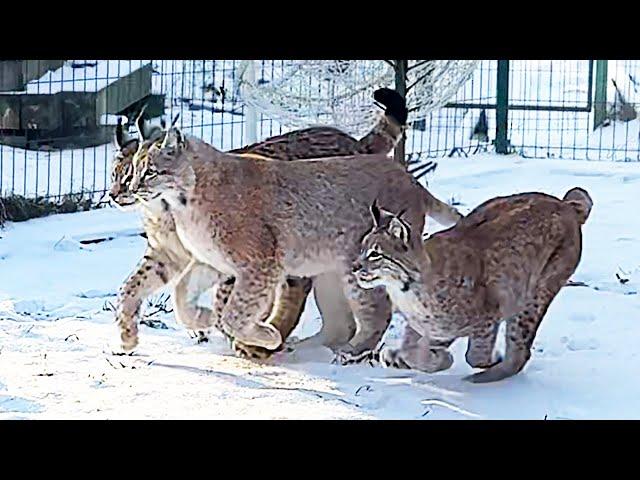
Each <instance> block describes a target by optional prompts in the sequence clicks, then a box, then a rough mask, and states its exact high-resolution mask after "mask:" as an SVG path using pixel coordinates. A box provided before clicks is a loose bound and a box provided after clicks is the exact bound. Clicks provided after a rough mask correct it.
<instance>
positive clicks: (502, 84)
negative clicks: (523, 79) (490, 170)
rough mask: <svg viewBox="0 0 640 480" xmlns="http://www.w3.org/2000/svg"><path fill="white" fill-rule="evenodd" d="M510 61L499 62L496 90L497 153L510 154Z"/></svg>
mask: <svg viewBox="0 0 640 480" xmlns="http://www.w3.org/2000/svg"><path fill="white" fill-rule="evenodd" d="M508 129H509V60H498V75H497V88H496V153H502V154H506V153H509V139H508V133H509V132H508Z"/></svg>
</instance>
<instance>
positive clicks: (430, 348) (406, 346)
mask: <svg viewBox="0 0 640 480" xmlns="http://www.w3.org/2000/svg"><path fill="white" fill-rule="evenodd" d="M451 343H452V341H436V340H432V341H430V340H429V338H428V337H424V336H421V335H420V334H419V333H418V332H416V331H415V330H414V329H413V328H411V326H409V325H407V326H406V327H405V331H404V337H403V338H402V345H401V346H400V348H399V349H394V348H383V349H382V351H381V352H380V363H382V364H383V365H384V366H386V367H395V368H409V369H411V368H413V369H416V370H420V371H423V372H427V373H434V372H439V371H440V370H446V369H448V368H449V367H451V365H453V356H452V355H451V354H450V353H449V352H448V351H447V348H449V345H451Z"/></svg>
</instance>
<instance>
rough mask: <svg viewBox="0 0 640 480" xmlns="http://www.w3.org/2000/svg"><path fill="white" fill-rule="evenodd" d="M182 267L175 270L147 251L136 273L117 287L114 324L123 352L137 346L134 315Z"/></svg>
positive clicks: (136, 324)
mask: <svg viewBox="0 0 640 480" xmlns="http://www.w3.org/2000/svg"><path fill="white" fill-rule="evenodd" d="M186 266H187V262H186V261H185V263H184V265H179V266H178V265H175V264H174V263H172V262H171V261H169V260H168V259H166V258H164V257H163V256H160V255H158V254H157V252H154V251H151V250H148V251H147V252H146V253H145V255H144V257H143V258H142V261H141V262H140V263H139V264H138V267H137V268H136V270H135V271H134V272H133V273H132V274H131V275H129V278H127V280H126V281H125V283H124V284H123V285H122V287H120V291H119V294H118V301H117V305H116V321H117V323H118V327H119V328H120V339H121V340H122V348H123V349H124V350H125V351H130V350H133V349H134V348H135V347H136V346H137V345H138V315H139V314H140V307H141V306H142V302H143V300H144V299H146V298H147V297H148V296H149V295H151V294H152V293H153V292H155V291H156V290H158V289H160V288H162V287H163V286H164V285H166V284H167V283H168V282H169V281H170V280H171V279H172V278H173V277H174V276H175V275H176V274H177V273H178V272H179V271H181V270H182V269H183V268H184V267H186Z"/></svg>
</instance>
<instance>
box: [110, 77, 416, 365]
mask: <svg viewBox="0 0 640 480" xmlns="http://www.w3.org/2000/svg"><path fill="white" fill-rule="evenodd" d="M380 92H384V98H380V99H378V98H377V100H378V101H380V102H381V103H383V104H384V105H385V106H386V107H387V112H386V114H385V116H383V117H381V119H380V121H379V122H378V123H377V124H376V125H375V126H374V128H373V129H372V131H371V132H370V133H369V134H368V135H366V136H365V137H364V138H363V139H361V140H359V141H358V140H356V139H354V138H352V137H350V136H348V135H347V134H345V133H343V132H341V131H340V130H337V129H334V128H330V127H314V128H308V129H304V130H300V131H294V132H290V133H288V134H284V135H280V136H277V137H273V138H270V139H267V140H266V141H264V142H261V143H258V144H254V145H250V146H248V147H244V148H241V149H238V150H236V151H235V152H237V153H241V154H242V155H243V156H247V157H253V158H260V159H264V158H265V157H266V156H267V155H268V156H270V157H272V158H274V159H278V160H293V159H304V158H313V157H324V156H330V155H348V154H356V153H388V152H389V151H390V150H391V149H392V148H393V147H394V146H395V144H396V143H397V141H398V139H399V138H400V136H401V134H402V131H403V129H404V123H402V124H400V123H399V121H398V120H396V119H398V118H399V119H400V120H401V121H403V122H406V108H405V107H404V102H403V101H401V100H402V99H400V100H399V99H398V98H397V97H398V95H397V93H396V92H393V91H387V90H386V89H381V91H380ZM139 129H145V127H144V123H143V124H142V125H141V126H139ZM145 130H146V131H149V129H148V128H146V129H145ZM152 133H153V135H151V137H150V141H149V142H147V143H146V144H145V143H144V140H143V141H142V142H141V141H140V139H139V138H129V137H127V135H126V134H125V133H123V130H122V126H121V125H119V126H118V129H117V130H116V143H117V146H118V147H119V149H118V152H117V154H116V157H115V158H114V161H113V168H112V184H111V191H110V194H111V197H112V199H113V201H114V202H115V203H116V204H118V205H119V206H120V207H124V206H128V205H135V204H136V203H137V200H136V198H135V197H134V196H133V195H131V192H130V191H129V183H130V181H131V178H132V173H133V165H132V159H133V155H134V152H135V151H136V150H137V149H138V147H139V146H140V145H141V144H143V145H146V146H148V145H151V144H152V143H153V141H154V140H155V141H161V140H162V138H161V136H158V135H156V134H155V133H156V132H152ZM193 141H197V140H193ZM142 153H143V154H144V152H142ZM143 213H144V215H143V219H144V226H145V231H146V234H147V237H148V238H149V248H148V250H147V252H146V254H145V256H144V258H143V260H142V262H141V263H140V265H139V266H138V268H137V269H136V271H134V273H132V275H131V276H130V277H129V279H128V280H127V281H126V282H125V284H124V285H123V287H122V289H121V295H120V299H121V300H120V302H119V304H120V309H119V311H120V313H119V316H127V317H134V318H135V317H137V315H138V313H137V312H138V310H139V308H140V305H141V304H142V301H143V299H144V297H146V296H147V295H148V294H149V293H151V292H152V291H154V290H157V289H159V288H161V287H162V286H164V285H165V284H166V283H167V282H170V281H171V282H172V283H173V284H174V285H175V288H174V295H173V298H174V303H176V306H175V311H176V316H177V317H178V318H179V319H180V320H181V321H183V322H189V321H190V319H191V321H195V323H193V324H191V325H187V326H188V327H190V328H194V329H199V328H207V327H208V326H210V323H209V322H211V321H212V318H213V319H219V318H220V315H221V312H222V308H223V307H224V305H225V303H226V300H227V298H228V295H229V293H230V291H231V289H232V287H233V281H232V280H231V281H228V280H227V281H225V282H221V283H219V284H218V285H217V288H216V292H215V301H214V313H213V316H211V315H210V312H208V311H205V310H203V309H200V308H196V307H195V301H196V299H197V296H198V294H199V293H200V291H201V289H202V288H208V287H210V286H211V285H212V282H213V280H212V278H213V277H212V276H215V275H214V274H212V273H211V272H208V271H207V269H206V268H204V267H203V266H200V268H197V269H195V270H192V271H190V272H188V274H186V275H182V276H179V275H178V274H179V273H181V272H183V271H184V270H185V267H186V266H187V265H188V264H189V261H190V260H191V254H190V253H188V252H187V251H186V250H185V249H184V247H183V246H182V244H181V242H180V240H179V239H178V237H177V234H176V231H175V226H174V224H173V220H172V217H171V215H170V214H169V213H168V212H167V211H164V210H162V209H160V210H158V209H156V210H155V211H152V210H151V209H149V208H144V209H143ZM150 272H157V273H156V274H155V275H152V274H151V273H150ZM194 277H195V278H194ZM178 278H179V281H178ZM193 283H197V284H198V285H200V287H199V288H200V289H199V288H198V287H194V285H193ZM310 290H311V280H310V279H304V278H289V279H288V280H287V283H286V285H285V287H284V289H283V291H282V296H281V301H280V303H279V304H278V305H277V309H276V311H275V312H274V314H273V316H272V323H273V324H274V325H275V326H276V327H277V328H278V329H279V330H280V333H281V335H282V337H283V338H287V336H288V335H289V333H290V332H291V331H292V330H293V329H294V328H295V326H296V325H297V323H298V321H299V319H300V315H301V314H302V310H303V308H304V305H305V303H306V297H307V295H308V294H309V292H310ZM315 290H316V296H318V295H319V294H320V297H321V300H320V301H318V299H317V302H318V304H319V305H321V308H322V306H324V309H325V310H327V309H329V308H332V305H331V303H332V301H331V300H330V298H328V297H327V295H322V292H319V290H322V287H317V288H316V289H315ZM322 299H324V302H323V301H322ZM333 303H335V302H333ZM214 323H215V320H214ZM202 336H203V333H201V337H202ZM234 347H235V348H236V349H239V350H241V352H242V353H243V354H250V355H251V356H253V357H265V356H268V355H269V354H270V353H272V351H271V350H265V349H262V348H260V347H248V346H243V345H240V344H237V343H236V344H235V345H234Z"/></svg>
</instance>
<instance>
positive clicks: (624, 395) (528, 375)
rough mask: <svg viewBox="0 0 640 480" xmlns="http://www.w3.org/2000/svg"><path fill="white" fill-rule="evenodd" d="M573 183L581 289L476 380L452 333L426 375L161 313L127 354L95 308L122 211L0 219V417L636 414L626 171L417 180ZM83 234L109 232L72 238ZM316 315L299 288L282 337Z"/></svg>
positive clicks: (102, 295) (599, 168)
mask: <svg viewBox="0 0 640 480" xmlns="http://www.w3.org/2000/svg"><path fill="white" fill-rule="evenodd" d="M574 186H581V187H584V188H586V189H587V190H588V191H589V193H590V194H591V196H592V197H593V200H594V207H593V210H592V213H591V216H590V217H589V219H588V221H587V223H586V224H585V225H584V227H583V234H584V235H583V237H584V251H583V255H582V260H581V262H580V265H579V267H578V270H577V271H576V273H575V275H574V277H573V278H572V280H573V281H575V282H583V283H585V284H587V285H588V286H570V287H566V288H564V289H563V290H562V291H561V292H560V294H559V295H558V296H557V297H556V299H555V300H554V302H553V303H552V305H551V307H550V309H549V311H548V313H547V315H546V317H545V319H544V320H543V322H542V325H541V328H540V329H539V332H538V335H537V338H536V340H535V343H534V349H533V355H532V358H531V360H530V362H529V363H528V365H527V366H526V367H525V370H524V371H523V372H521V373H520V374H518V375H517V376H515V377H512V378H510V379H507V380H505V381H502V382H498V383H493V384H486V385H474V384H470V383H467V382H464V381H462V377H464V376H465V375H468V374H469V373H471V372H472V369H471V367H469V366H468V365H467V364H466V363H465V361H464V351H465V348H466V340H464V339H460V340H458V341H456V342H455V343H454V345H453V347H452V352H453V355H454V357H455V363H454V365H453V367H452V368H451V369H449V370H447V371H444V372H439V373H437V374H433V375H429V374H425V373H420V372H414V371H408V370H396V369H383V368H379V367H371V366H369V365H350V366H340V365H334V364H332V363H331V360H332V358H333V356H332V354H331V352H330V351H329V350H327V349H325V348H321V347H316V348H311V347H309V348H304V349H303V348H301V349H298V350H294V351H290V352H283V353H280V354H277V355H276V356H274V358H273V359H271V360H270V361H268V362H266V363H256V362H251V361H248V360H244V359H240V358H236V357H234V356H233V354H232V353H231V352H230V350H229V348H228V346H227V344H226V342H225V341H224V340H223V338H222V337H221V336H219V335H216V336H214V337H213V338H212V339H211V341H210V342H209V343H204V344H196V342H195V340H194V339H192V338H190V337H189V334H188V332H187V331H186V330H185V329H184V328H183V327H181V326H180V325H178V324H176V322H175V320H174V318H173V316H172V314H171V313H168V314H161V315H160V316H159V318H160V319H161V320H162V321H164V322H165V324H166V325H167V326H168V327H169V328H168V329H166V330H162V329H152V328H149V327H147V326H144V325H143V326H141V327H140V340H141V342H140V345H139V347H138V348H137V350H136V354H135V355H133V356H120V355H116V354H114V352H115V353H117V352H118V350H119V348H118V331H117V327H116V325H115V324H114V318H113V314H112V312H110V311H109V310H108V308H105V304H108V303H109V302H113V301H114V299H115V293H116V291H117V289H118V287H119V285H120V284H121V283H122V281H123V280H124V279H125V278H126V276H127V275H128V273H129V272H130V271H131V270H132V269H133V268H134V267H135V265H136V263H137V261H138V260H139V258H140V257H141V256H142V254H143V251H144V248H145V241H144V239H143V238H141V237H139V236H137V235H135V233H136V232H137V231H139V230H140V228H141V226H140V219H139V217H138V215H137V213H135V212H128V213H124V212H121V211H119V210H115V209H100V210H94V211H91V212H83V213H76V214H67V215H56V216H52V217H47V218H41V219H34V220H30V221H28V222H22V223H14V224H9V225H8V226H7V227H6V228H5V229H4V230H2V231H0V237H2V238H0V273H1V274H0V419H9V418H14V419H15V418H30V419H31V418H35V419H40V418H74V419H82V418H107V419H116V418H261V419H262V418H287V419H296V418H302V419H329V418H338V419H424V420H429V419H543V418H548V419H626V418H640V406H639V405H638V402H637V400H636V399H637V398H639V397H640V384H638V382H636V381H635V379H636V378H638V376H639V375H640V358H638V355H639V353H638V349H637V338H638V337H639V335H640V296H639V295H638V288H639V287H638V279H639V278H640V234H639V233H638V232H640V217H639V216H638V215H635V214H634V212H633V210H630V209H629V206H631V205H633V204H632V203H630V202H632V201H633V200H632V199H633V198H636V197H637V191H638V188H639V186H640V166H639V165H638V164H634V163H601V162H597V163H596V162H588V161H564V160H553V159H548V160H532V159H524V158H521V157H517V156H507V157H501V156H496V155H486V154H485V155H477V156H474V157H470V158H449V159H444V160H441V161H440V164H439V166H438V169H437V170H436V172H435V174H434V175H433V176H432V177H430V179H429V188H430V189H431V191H432V192H433V193H434V194H436V195H437V196H438V197H440V198H443V199H455V200H456V201H457V202H460V203H461V204H462V205H461V206H460V207H459V208H460V209H461V210H462V211H463V212H468V211H470V210H471V209H472V208H473V207H474V206H476V205H477V204H479V203H481V202H482V201H485V200H486V199H488V198H491V197H494V196H496V195H506V194H511V193H515V192H521V191H534V190H538V191H544V192H547V193H550V194H553V195H556V196H562V195H564V193H565V192H566V191H567V190H568V189H569V188H571V187H574ZM434 227H435V225H433V224H430V225H429V228H432V229H433V228H434ZM92 238H108V239H109V240H106V241H104V242H101V243H89V244H86V243H81V241H83V240H90V239H92ZM61 244H62V245H65V248H60V247H59V246H60V245H61ZM56 245H58V248H56ZM616 274H618V275H619V276H620V277H621V278H623V279H628V281H627V282H626V283H624V284H623V283H621V282H620V281H619V280H618V279H617V277H616ZM402 323H403V322H402V318H401V317H400V316H399V315H396V316H395V317H394V322H393V324H392V326H391V328H390V329H389V331H388V332H387V335H386V338H385V339H384V341H385V342H386V343H387V344H393V343H394V342H398V340H399V336H400V334H401V332H402V328H403V324H402ZM319 325H320V323H319V314H318V312H317V309H316V308H315V305H314V303H313V300H312V299H311V297H310V300H309V302H308V305H307V308H306V310H305V312H304V315H303V321H302V322H301V326H300V327H299V328H298V330H297V331H296V332H294V335H296V336H298V337H305V336H308V335H311V334H313V333H314V332H315V331H317V329H318V328H319ZM502 343H503V342H502Z"/></svg>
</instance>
